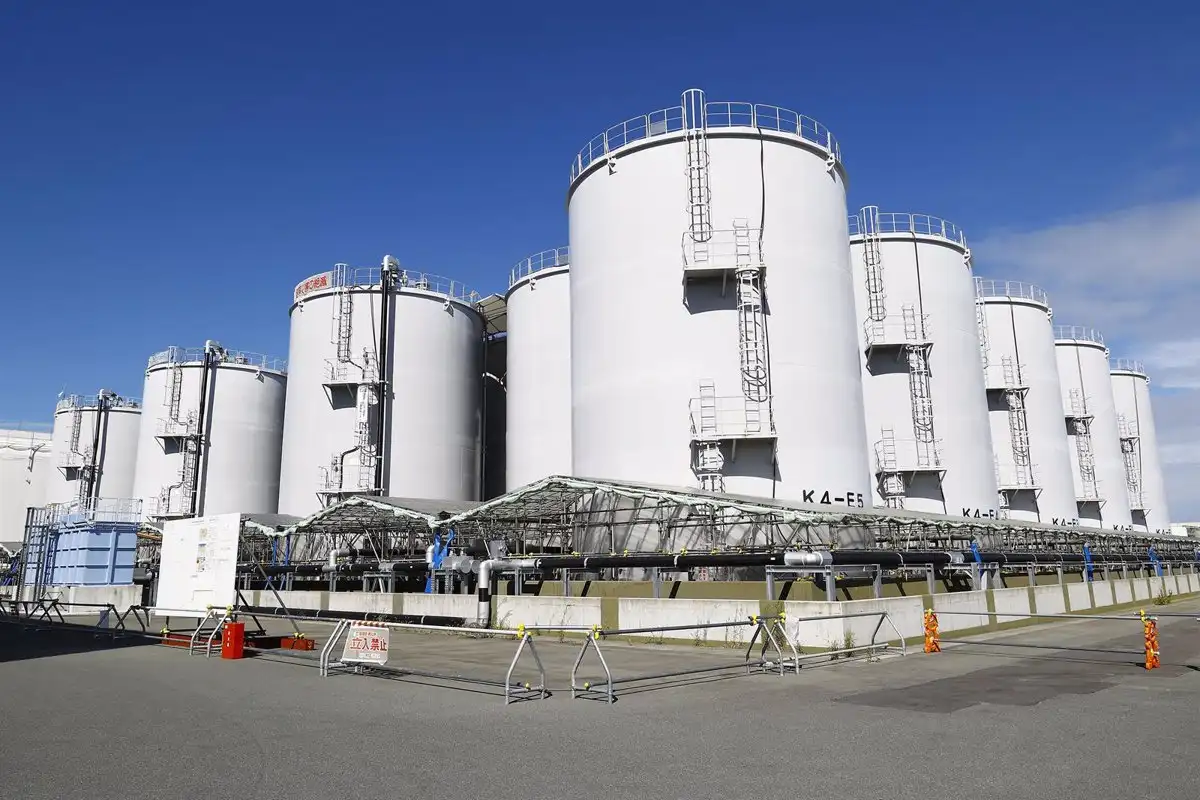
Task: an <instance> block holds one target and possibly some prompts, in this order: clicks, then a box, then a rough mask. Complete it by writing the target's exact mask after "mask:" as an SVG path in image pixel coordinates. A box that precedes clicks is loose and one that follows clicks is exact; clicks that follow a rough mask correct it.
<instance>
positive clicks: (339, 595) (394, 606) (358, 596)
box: [326, 592, 404, 614]
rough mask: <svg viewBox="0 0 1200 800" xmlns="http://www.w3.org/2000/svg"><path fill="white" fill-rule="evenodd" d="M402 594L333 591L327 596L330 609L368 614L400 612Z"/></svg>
mask: <svg viewBox="0 0 1200 800" xmlns="http://www.w3.org/2000/svg"><path fill="white" fill-rule="evenodd" d="M403 597H404V596H403V595H399V594H388V593H386V592H335V593H333V594H331V595H329V596H328V598H327V602H328V605H327V606H326V608H328V609H329V610H330V611H333V612H337V611H354V612H360V613H369V614H400V613H403V612H401V610H400V609H401V606H402V601H403Z"/></svg>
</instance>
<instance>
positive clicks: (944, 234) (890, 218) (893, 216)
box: [848, 212, 967, 246]
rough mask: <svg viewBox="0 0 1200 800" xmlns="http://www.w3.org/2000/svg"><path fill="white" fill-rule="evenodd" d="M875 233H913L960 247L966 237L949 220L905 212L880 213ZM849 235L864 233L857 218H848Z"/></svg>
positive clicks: (965, 241) (965, 240)
mask: <svg viewBox="0 0 1200 800" xmlns="http://www.w3.org/2000/svg"><path fill="white" fill-rule="evenodd" d="M877 218H878V220H879V223H878V225H877V226H876V228H875V231H874V232H875V233H915V234H917V235H918V236H936V237H938V238H940V239H947V240H949V241H951V242H956V243H958V244H961V245H964V246H965V245H966V243H967V236H966V234H965V233H963V231H962V229H961V228H959V227H958V226H957V225H955V224H954V223H953V222H950V221H949V220H945V219H942V218H941V217H934V216H931V215H929V214H909V213H906V212H881V213H879V214H878V215H877ZM848 222H849V225H850V235H851V236H861V235H863V233H864V232H865V231H864V230H863V227H862V222H861V221H860V220H859V218H858V217H857V216H854V217H850V218H849V220H848Z"/></svg>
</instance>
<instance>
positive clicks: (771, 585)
mask: <svg viewBox="0 0 1200 800" xmlns="http://www.w3.org/2000/svg"><path fill="white" fill-rule="evenodd" d="M767 599H768V600H774V599H775V573H774V572H773V571H772V570H771V568H770V567H767Z"/></svg>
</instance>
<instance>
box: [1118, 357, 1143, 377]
mask: <svg viewBox="0 0 1200 800" xmlns="http://www.w3.org/2000/svg"><path fill="white" fill-rule="evenodd" d="M1112 369H1113V371H1114V372H1116V371H1121V372H1136V373H1137V374H1139V375H1145V374H1146V365H1145V364H1144V363H1142V362H1141V361H1135V360H1134V359H1132V358H1114V359H1113V362H1112Z"/></svg>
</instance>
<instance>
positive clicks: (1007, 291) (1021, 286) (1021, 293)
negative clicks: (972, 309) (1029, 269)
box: [975, 278, 1050, 308]
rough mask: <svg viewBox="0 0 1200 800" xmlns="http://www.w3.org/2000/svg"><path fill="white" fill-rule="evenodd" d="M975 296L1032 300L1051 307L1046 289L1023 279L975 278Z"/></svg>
mask: <svg viewBox="0 0 1200 800" xmlns="http://www.w3.org/2000/svg"><path fill="white" fill-rule="evenodd" d="M975 296H976V297H981V298H985V299H986V298H989V297H995V298H998V299H1015V300H1032V301H1033V302H1035V303H1038V304H1040V305H1043V306H1046V308H1049V307H1050V297H1049V296H1048V295H1047V294H1046V292H1045V290H1044V289H1042V288H1041V287H1039V286H1034V285H1033V284H1032V283H1025V282H1023V281H996V280H991V279H988V278H976V279H975Z"/></svg>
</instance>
